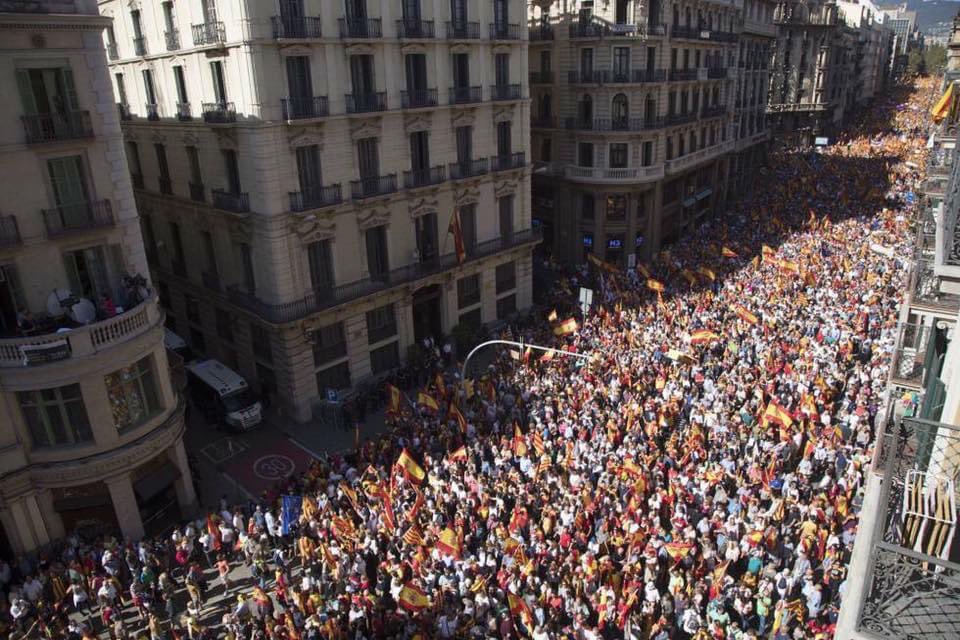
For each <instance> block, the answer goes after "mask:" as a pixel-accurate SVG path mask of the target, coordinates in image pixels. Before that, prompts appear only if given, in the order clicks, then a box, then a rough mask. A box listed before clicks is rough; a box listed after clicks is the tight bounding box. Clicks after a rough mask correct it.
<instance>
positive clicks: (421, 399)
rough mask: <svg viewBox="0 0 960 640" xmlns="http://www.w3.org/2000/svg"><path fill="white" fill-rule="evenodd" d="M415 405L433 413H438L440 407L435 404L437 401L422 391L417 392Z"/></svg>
mask: <svg viewBox="0 0 960 640" xmlns="http://www.w3.org/2000/svg"><path fill="white" fill-rule="evenodd" d="M417 404H419V405H420V406H421V407H426V408H427V409H429V410H430V411H432V412H433V413H438V412H439V411H440V406H439V405H438V404H437V401H436V400H434V399H433V396H431V395H430V394H429V393H424V392H423V391H419V392H417Z"/></svg>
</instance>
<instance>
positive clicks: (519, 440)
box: [513, 422, 527, 457]
mask: <svg viewBox="0 0 960 640" xmlns="http://www.w3.org/2000/svg"><path fill="white" fill-rule="evenodd" d="M513 453H514V455H516V456H520V457H523V456H525V455H527V443H526V442H525V441H524V439H523V431H521V430H520V425H519V424H517V423H516V422H514V423H513Z"/></svg>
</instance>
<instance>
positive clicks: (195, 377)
mask: <svg viewBox="0 0 960 640" xmlns="http://www.w3.org/2000/svg"><path fill="white" fill-rule="evenodd" d="M187 387H188V388H189V389H190V398H191V399H192V400H193V403H194V406H196V407H197V408H198V409H199V410H200V411H202V412H203V415H204V418H205V419H206V420H207V422H213V423H225V424H226V425H227V426H228V427H231V428H233V429H237V430H240V431H247V430H249V429H252V428H253V427H255V426H257V425H258V424H260V423H261V422H262V421H263V407H262V405H261V404H260V401H259V400H257V398H256V396H254V394H253V392H252V391H251V390H250V385H249V384H247V381H246V380H244V379H243V376H241V375H240V374H239V373H237V372H236V371H234V370H232V369H229V368H228V367H227V366H226V365H224V364H223V363H222V362H219V361H217V360H196V361H194V362H191V363H190V364H188V365H187Z"/></svg>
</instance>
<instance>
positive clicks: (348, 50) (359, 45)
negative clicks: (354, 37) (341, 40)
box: [343, 42, 375, 56]
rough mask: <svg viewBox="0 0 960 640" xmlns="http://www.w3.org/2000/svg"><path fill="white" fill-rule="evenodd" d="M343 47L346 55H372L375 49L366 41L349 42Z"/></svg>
mask: <svg viewBox="0 0 960 640" xmlns="http://www.w3.org/2000/svg"><path fill="white" fill-rule="evenodd" d="M343 49H344V53H345V54H346V55H347V56H372V55H373V54H374V53H375V49H374V48H373V47H372V46H371V45H370V44H368V43H366V42H353V43H349V44H347V45H346V46H344V48H343Z"/></svg>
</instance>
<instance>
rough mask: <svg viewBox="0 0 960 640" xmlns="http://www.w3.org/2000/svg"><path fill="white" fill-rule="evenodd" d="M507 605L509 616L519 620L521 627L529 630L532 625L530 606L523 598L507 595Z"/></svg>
mask: <svg viewBox="0 0 960 640" xmlns="http://www.w3.org/2000/svg"><path fill="white" fill-rule="evenodd" d="M507 603H508V605H509V607H510V615H512V616H513V617H514V618H517V619H519V620H520V622H522V623H523V626H525V627H527V628H528V629H529V628H530V627H531V626H532V624H533V612H532V611H531V610H530V605H528V604H527V603H526V601H525V600H524V599H523V598H521V597H520V596H515V595H513V594H512V593H508V594H507Z"/></svg>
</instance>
